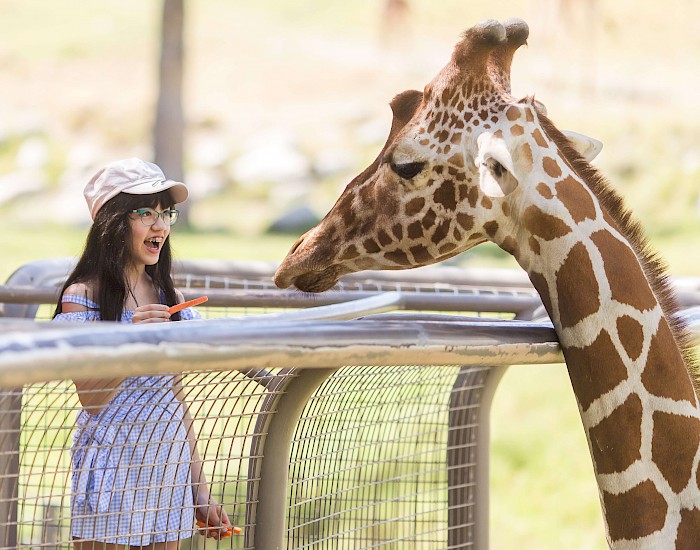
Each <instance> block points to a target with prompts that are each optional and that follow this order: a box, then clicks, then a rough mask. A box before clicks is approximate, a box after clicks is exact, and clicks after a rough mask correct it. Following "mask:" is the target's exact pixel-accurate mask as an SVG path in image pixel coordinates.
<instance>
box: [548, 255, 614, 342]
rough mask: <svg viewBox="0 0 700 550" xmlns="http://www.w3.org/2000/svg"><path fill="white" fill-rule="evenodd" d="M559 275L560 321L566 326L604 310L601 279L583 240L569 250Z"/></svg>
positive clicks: (571, 325) (557, 274)
mask: <svg viewBox="0 0 700 550" xmlns="http://www.w3.org/2000/svg"><path fill="white" fill-rule="evenodd" d="M556 277H557V295H558V296H559V322H560V323H561V325H562V327H563V328H568V327H573V326H575V325H576V324H577V323H579V322H580V321H582V320H583V319H585V318H586V317H588V316H589V315H592V314H593V313H595V312H596V311H598V309H600V299H599V297H598V293H599V288H598V281H597V280H596V278H595V273H594V272H593V263H592V262H591V258H590V256H589V255H588V250H586V247H585V246H584V245H583V244H582V243H577V244H575V245H574V246H573V247H572V248H571V250H569V254H568V255H567V257H566V259H565V260H564V263H563V264H562V266H561V267H560V268H559V271H557V273H556ZM615 355H617V353H616V354H615Z"/></svg>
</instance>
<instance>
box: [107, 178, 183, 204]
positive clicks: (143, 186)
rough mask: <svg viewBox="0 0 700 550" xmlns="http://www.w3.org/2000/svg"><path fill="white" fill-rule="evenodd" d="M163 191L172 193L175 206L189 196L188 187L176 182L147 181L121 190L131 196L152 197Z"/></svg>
mask: <svg viewBox="0 0 700 550" xmlns="http://www.w3.org/2000/svg"><path fill="white" fill-rule="evenodd" d="M161 191H170V196H171V197H172V199H173V201H174V202H175V204H179V203H181V202H185V201H186V200H187V197H188V196H189V191H188V189H187V186H186V185H185V184H184V183H182V182H180V181H175V180H146V181H140V182H138V183H135V184H133V185H131V186H130V187H126V188H123V189H121V192H122V193H129V194H131V195H152V194H154V193H160V192H161Z"/></svg>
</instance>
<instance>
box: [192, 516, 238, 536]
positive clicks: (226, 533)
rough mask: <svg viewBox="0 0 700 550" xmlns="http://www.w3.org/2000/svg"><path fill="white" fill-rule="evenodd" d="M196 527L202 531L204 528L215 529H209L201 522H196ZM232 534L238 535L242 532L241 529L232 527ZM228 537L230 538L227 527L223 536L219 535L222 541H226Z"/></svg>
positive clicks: (229, 528)
mask: <svg viewBox="0 0 700 550" xmlns="http://www.w3.org/2000/svg"><path fill="white" fill-rule="evenodd" d="M197 527H199V528H200V529H203V528H205V527H206V528H207V529H216V527H210V526H209V525H207V524H206V523H204V522H203V521H199V520H197ZM233 532H234V533H236V535H240V534H241V533H242V532H243V531H242V529H241V528H240V527H234V528H233ZM230 536H231V527H228V528H227V529H226V532H225V533H224V534H223V535H221V538H222V539H227V538H229V537H230Z"/></svg>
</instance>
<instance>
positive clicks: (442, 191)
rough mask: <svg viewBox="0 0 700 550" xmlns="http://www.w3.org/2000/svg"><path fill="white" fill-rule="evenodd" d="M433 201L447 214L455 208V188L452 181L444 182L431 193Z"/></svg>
mask: <svg viewBox="0 0 700 550" xmlns="http://www.w3.org/2000/svg"><path fill="white" fill-rule="evenodd" d="M433 200H434V201H435V202H436V203H437V204H441V205H442V206H443V207H444V208H445V210H447V211H448V212H453V211H454V210H455V209H456V208H457V186H456V184H455V182H453V181H452V180H445V181H443V182H442V185H440V187H438V188H437V189H436V190H435V193H433Z"/></svg>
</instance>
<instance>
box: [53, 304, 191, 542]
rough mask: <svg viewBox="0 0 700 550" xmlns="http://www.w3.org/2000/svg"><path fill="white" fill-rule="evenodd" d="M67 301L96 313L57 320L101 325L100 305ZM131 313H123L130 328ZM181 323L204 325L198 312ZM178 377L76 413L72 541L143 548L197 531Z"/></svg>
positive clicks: (123, 390)
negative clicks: (94, 410) (177, 394)
mask: <svg viewBox="0 0 700 550" xmlns="http://www.w3.org/2000/svg"><path fill="white" fill-rule="evenodd" d="M61 301H62V302H73V303H77V304H81V305H83V306H85V307H88V308H91V309H90V310H88V311H81V312H71V313H61V314H59V315H57V316H56V317H55V318H54V320H55V321H73V322H75V321H99V320H100V314H99V310H98V309H99V306H98V305H97V304H96V303H94V302H92V301H91V300H88V299H87V298H85V297H84V296H78V295H74V294H64V295H63V297H62V299H61ZM133 315H134V312H133V311H125V312H123V313H122V318H121V321H122V322H124V323H130V322H131V318H132V317H133ZM181 318H182V319H183V320H191V319H201V315H200V314H199V312H197V311H196V310H194V309H191V308H187V309H184V310H182V311H181ZM172 384H173V376H137V377H131V378H127V379H126V380H124V381H123V382H122V384H121V386H120V389H119V390H118V391H117V393H116V394H115V395H114V396H113V397H112V399H111V400H110V401H109V403H108V404H107V405H106V406H105V407H104V408H103V409H102V410H101V411H100V412H99V413H98V414H96V415H93V414H90V413H88V412H87V411H85V410H84V409H83V410H81V411H80V413H79V414H78V419H77V421H76V424H77V429H76V431H75V434H74V435H73V445H72V447H71V454H72V464H71V470H72V472H71V474H72V483H71V485H72V487H71V488H72V495H71V535H72V536H73V537H77V538H80V539H83V540H96V541H101V542H107V543H112V544H126V545H131V546H145V545H148V544H152V543H154V542H165V541H173V540H180V539H185V538H188V537H191V536H192V534H193V532H194V503H193V496H192V486H191V475H190V462H191V454H190V447H189V443H188V441H187V436H186V431H185V426H184V423H183V421H182V420H183V411H182V405H181V403H180V401H179V400H178V399H177V398H176V397H175V395H174V393H173V391H172Z"/></svg>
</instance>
